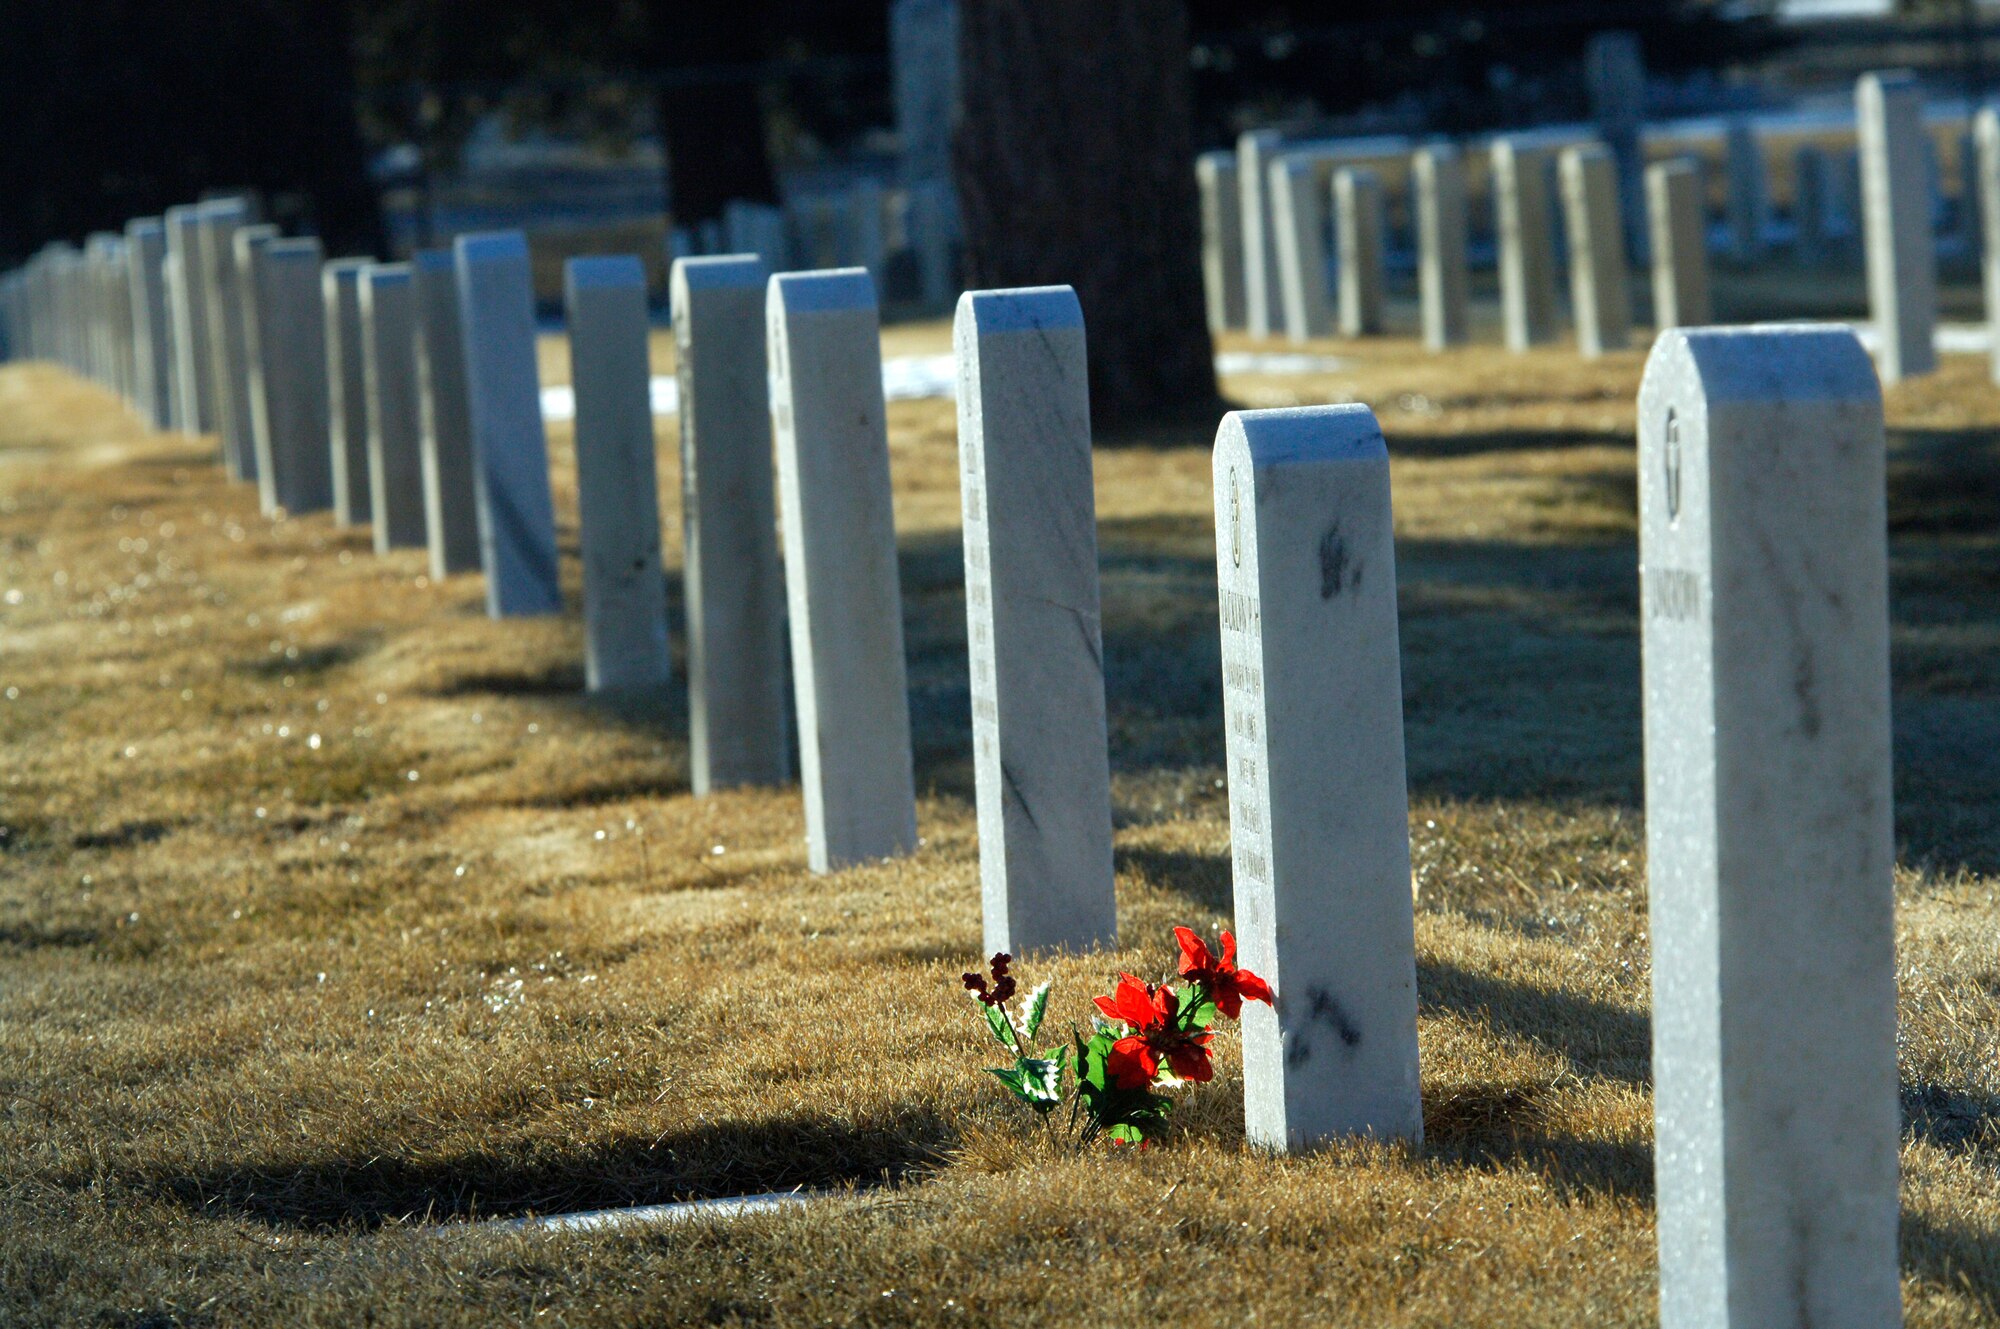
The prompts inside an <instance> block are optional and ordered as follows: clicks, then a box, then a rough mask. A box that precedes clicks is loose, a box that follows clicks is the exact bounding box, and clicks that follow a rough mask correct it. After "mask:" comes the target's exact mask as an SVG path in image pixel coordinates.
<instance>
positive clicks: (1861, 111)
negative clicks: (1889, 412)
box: [1854, 72, 1938, 383]
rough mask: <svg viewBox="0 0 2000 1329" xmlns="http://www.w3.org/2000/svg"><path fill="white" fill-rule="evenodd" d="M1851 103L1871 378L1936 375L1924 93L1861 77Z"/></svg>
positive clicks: (1905, 84) (1890, 78) (1910, 83)
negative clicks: (1872, 352)
mask: <svg viewBox="0 0 2000 1329" xmlns="http://www.w3.org/2000/svg"><path fill="white" fill-rule="evenodd" d="M1854 100H1855V113H1856V118H1857V122H1858V124H1859V136H1860V140H1861V197H1862V221H1863V228H1862V229H1863V240H1864V243H1865V246H1866V251H1867V260H1868V307H1869V311H1870V313H1871V314H1872V315H1873V317H1874V320H1875V328H1876V332H1877V334H1878V335H1879V337H1880V339H1881V349H1880V350H1879V351H1878V352H1877V355H1876V372H1878V373H1879V374H1880V375H1881V377H1882V381H1883V382H1884V383H1896V382H1900V381H1901V380H1903V379H1905V378H1910V377H1913V376H1915V375H1918V374H1928V373H1930V372H1931V371H1932V370H1934V369H1936V368H1937V347H1936V342H1935V339H1936V337H1937V309H1938V291H1937V251H1936V241H1935V240H1934V239H1933V237H1932V235H1931V185H1930V178H1929V166H1928V154H1927V153H1926V151H1925V149H1926V148H1927V146H1928V145H1929V143H1930V134H1929V131H1928V130H1926V129H1925V128H1924V92H1923V88H1922V87H1921V86H1919V85H1918V83H1917V80H1916V76H1915V75H1913V74H1910V73H1908V72H1896V73H1885V74H1863V75H1862V76H1861V79H1860V81H1859V83H1858V84H1857V85H1856V88H1855V94H1854Z"/></svg>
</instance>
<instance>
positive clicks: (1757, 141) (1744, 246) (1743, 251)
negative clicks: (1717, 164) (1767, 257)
mask: <svg viewBox="0 0 2000 1329" xmlns="http://www.w3.org/2000/svg"><path fill="white" fill-rule="evenodd" d="M1723 166H1724V170H1725V172H1726V176H1725V182H1726V184H1727V186H1728V195H1727V197H1728V204H1729V207H1728V219H1729V252H1730V254H1731V255H1732V256H1733V257H1734V258H1735V259H1736V260H1737V262H1739V263H1749V262H1752V261H1754V260H1756V259H1758V258H1760V257H1762V256H1763V253H1764V233H1765V231H1766V230H1767V229H1769V225H1770V220H1771V182H1770V175H1769V172H1768V171H1767V170H1766V168H1765V164H1764V142H1763V139H1762V137H1761V136H1760V135H1759V134H1758V132H1757V126H1756V125H1755V124H1753V123H1751V122H1750V121H1749V120H1747V119H1736V120H1732V121H1730V122H1729V128H1728V130H1727V131H1726V133H1725V136H1724V139H1723Z"/></svg>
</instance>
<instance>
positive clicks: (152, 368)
mask: <svg viewBox="0 0 2000 1329" xmlns="http://www.w3.org/2000/svg"><path fill="white" fill-rule="evenodd" d="M166 256H167V231H166V227H165V226H164V225H163V224H162V223H161V222H160V220H159V219H158V218H157V217H142V218H139V219H138V220H136V221H130V222H127V223H126V224H125V261H126V265H127V271H126V277H127V280H128V282H129V283H130V289H131V300H132V395H133V401H134V404H135V405H137V407H138V408H139V414H140V415H141V416H143V417H144V418H145V420H146V422H147V423H148V424H150V425H152V426H153V428H155V429H170V428H172V427H173V406H172V402H171V401H170V399H169V397H168V385H169V384H170V383H172V382H173V366H172V362H171V360H170V358H169V357H168V354H167V350H168V336H169V334H168V330H167V329H168V317H169V315H168V310H167V286H166V278H165V275H164V274H163V273H162V272H161V271H160V264H161V263H162V262H163V261H164V260H165V259H166Z"/></svg>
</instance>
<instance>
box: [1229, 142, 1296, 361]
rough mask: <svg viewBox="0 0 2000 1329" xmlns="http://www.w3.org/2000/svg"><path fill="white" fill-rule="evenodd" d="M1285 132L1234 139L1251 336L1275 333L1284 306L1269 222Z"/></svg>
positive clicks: (1245, 298)
mask: <svg viewBox="0 0 2000 1329" xmlns="http://www.w3.org/2000/svg"><path fill="white" fill-rule="evenodd" d="M1284 141H1285V136H1284V135H1283V134H1280V133H1279V132H1278V131H1277V130H1275V129H1259V130H1253V131H1251V132H1250V133H1247V134H1244V135H1243V136H1242V137H1241V138H1239V139H1237V140H1236V183H1237V186H1238V187H1239V188H1240V189H1241V190H1242V197H1241V198H1240V199H1239V200H1238V202H1239V203H1240V204H1241V205H1242V230H1243V318H1244V321H1245V323H1246V324H1247V325H1248V329H1249V333H1250V335H1251V336H1253V337H1269V336H1273V335H1275V334H1276V333H1277V331H1278V327H1279V324H1280V320H1281V319H1282V318H1283V315H1284V311H1283V309H1282V308H1281V306H1280V301H1279V295H1278V290H1279V287H1278V242H1277V236H1276V233H1275V231H1274V228H1273V226H1272V222H1271V204H1270V199H1269V198H1268V197H1267V196H1266V192H1265V191H1266V190H1267V189H1268V188H1269V187H1270V169H1271V159H1272V158H1273V157H1274V156H1276V155H1277V153H1278V150H1279V148H1280V147H1282V146H1283V144H1284Z"/></svg>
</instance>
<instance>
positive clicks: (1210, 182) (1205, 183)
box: [1194, 152, 1243, 332]
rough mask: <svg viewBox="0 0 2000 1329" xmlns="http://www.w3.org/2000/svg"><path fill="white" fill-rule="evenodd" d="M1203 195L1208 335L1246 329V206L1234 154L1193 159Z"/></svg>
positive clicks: (1203, 267) (1203, 272)
mask: <svg viewBox="0 0 2000 1329" xmlns="http://www.w3.org/2000/svg"><path fill="white" fill-rule="evenodd" d="M1194 176H1195V185H1196V188H1197V189H1199V190H1200V191H1201V280H1202V289H1203V291H1204V292H1205V293H1206V295H1207V297H1208V330H1209V331H1210V332H1227V331H1229V330H1231V329H1235V328H1241V327H1242V326H1243V204H1242V190H1241V189H1240V188H1239V187H1238V185H1237V183H1236V154H1235V153H1233V152H1204V153H1203V154H1201V156H1199V157H1197V158H1196V159H1195V163H1194Z"/></svg>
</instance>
